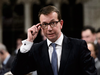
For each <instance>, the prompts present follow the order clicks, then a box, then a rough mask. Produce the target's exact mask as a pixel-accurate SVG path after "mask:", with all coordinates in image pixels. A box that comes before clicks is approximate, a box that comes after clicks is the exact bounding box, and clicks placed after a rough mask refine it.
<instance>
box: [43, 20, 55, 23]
mask: <svg viewBox="0 0 100 75" xmlns="http://www.w3.org/2000/svg"><path fill="white" fill-rule="evenodd" d="M52 21H55V20H54V19H52V20H51V21H50V22H52ZM50 22H49V23H50ZM43 23H47V22H43ZM43 23H42V24H43Z"/></svg>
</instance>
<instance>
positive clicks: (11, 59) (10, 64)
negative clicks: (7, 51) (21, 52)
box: [0, 56, 14, 75]
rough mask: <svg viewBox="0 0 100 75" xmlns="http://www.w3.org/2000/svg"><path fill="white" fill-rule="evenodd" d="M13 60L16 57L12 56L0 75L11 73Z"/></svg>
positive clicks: (0, 71)
mask: <svg viewBox="0 0 100 75" xmlns="http://www.w3.org/2000/svg"><path fill="white" fill-rule="evenodd" d="M13 60H14V57H13V56H10V58H9V59H8V61H7V64H6V65H3V68H2V69H1V70H0V75H4V74H5V73H6V72H8V71H11V66H12V62H13Z"/></svg>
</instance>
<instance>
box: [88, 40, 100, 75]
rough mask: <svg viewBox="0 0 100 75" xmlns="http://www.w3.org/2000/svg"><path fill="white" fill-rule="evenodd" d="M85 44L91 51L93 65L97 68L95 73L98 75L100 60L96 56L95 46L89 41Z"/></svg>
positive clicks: (99, 72)
mask: <svg viewBox="0 0 100 75" xmlns="http://www.w3.org/2000/svg"><path fill="white" fill-rule="evenodd" d="M87 46H88V49H89V50H90V51H91V56H92V57H93V58H94V61H95V67H96V68H97V75H100V61H99V59H98V57H97V54H98V50H97V46H96V45H95V44H94V43H91V42H88V43H87Z"/></svg>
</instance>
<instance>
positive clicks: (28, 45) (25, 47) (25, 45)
mask: <svg viewBox="0 0 100 75" xmlns="http://www.w3.org/2000/svg"><path fill="white" fill-rule="evenodd" d="M62 42H63V34H61V36H60V37H59V38H58V40H56V41H55V42H54V43H55V44H57V46H56V52H57V58H58V69H59V67H60V60H61V53H62ZM51 43H52V42H51V41H50V40H49V39H47V44H48V47H49V50H48V52H49V58H50V62H51V58H52V52H53V47H52V46H51V45H50V44H51ZM32 45H33V42H29V41H26V40H24V41H22V46H21V47H20V51H21V53H26V52H28V51H29V50H30V48H31V46H32Z"/></svg>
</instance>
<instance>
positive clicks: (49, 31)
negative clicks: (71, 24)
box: [40, 12, 63, 42]
mask: <svg viewBox="0 0 100 75" xmlns="http://www.w3.org/2000/svg"><path fill="white" fill-rule="evenodd" d="M55 21H59V20H58V15H57V13H56V12H51V13H50V14H48V15H44V14H41V15H40V23H41V24H44V23H51V22H55ZM62 26H63V20H61V21H59V22H58V23H56V26H54V27H51V26H50V25H48V26H47V28H46V29H43V28H41V29H42V30H43V33H44V35H45V36H46V37H47V38H48V39H49V40H50V41H52V42H55V41H56V40H57V39H58V38H59V37H60V35H61V29H62Z"/></svg>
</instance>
